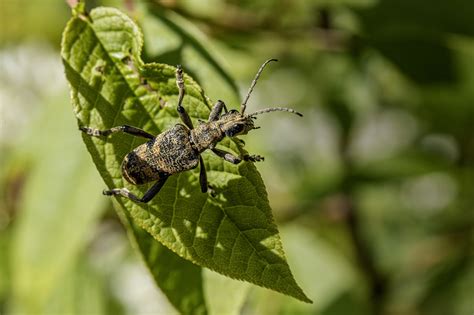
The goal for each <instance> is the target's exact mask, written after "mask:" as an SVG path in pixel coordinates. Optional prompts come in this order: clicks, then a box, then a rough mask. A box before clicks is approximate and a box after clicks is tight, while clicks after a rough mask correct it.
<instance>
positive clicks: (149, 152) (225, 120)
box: [79, 59, 303, 202]
mask: <svg viewBox="0 0 474 315" xmlns="http://www.w3.org/2000/svg"><path fill="white" fill-rule="evenodd" d="M271 61H277V60H276V59H269V60H267V61H265V62H264V63H263V64H262V66H261V67H260V69H259V70H258V72H257V74H256V76H255V79H254V80H253V81H252V84H251V86H250V88H249V91H248V93H247V96H246V97H245V99H244V101H243V103H242V105H241V106H240V112H238V111H237V110H234V109H232V110H230V111H227V108H226V106H225V104H224V102H222V101H220V100H219V101H217V103H216V104H215V105H214V106H213V107H212V110H211V113H210V114H209V119H208V121H207V122H201V123H200V124H199V125H198V126H197V127H196V128H194V126H193V123H192V121H191V118H190V117H189V115H188V113H187V112H186V110H185V109H184V107H183V106H182V102H183V98H184V93H185V86H184V79H183V70H182V68H181V67H180V66H178V67H177V69H176V84H177V86H178V89H179V95H178V106H177V110H178V113H179V116H180V118H181V120H182V122H183V123H184V125H183V124H176V125H175V126H174V127H173V128H171V129H169V130H167V131H165V132H163V133H160V134H159V135H158V136H156V137H155V136H154V135H151V134H149V133H148V132H146V131H144V130H142V129H139V128H137V127H132V126H128V125H123V126H117V127H113V128H111V129H107V130H98V129H94V128H90V127H80V128H79V129H80V130H82V131H83V132H84V133H86V134H88V135H90V136H94V137H100V136H108V135H110V134H112V133H115V132H125V133H128V134H131V135H134V136H138V137H143V138H147V139H149V141H148V142H146V143H144V144H142V145H140V146H138V147H136V148H135V149H134V150H133V151H132V152H130V153H128V154H127V155H126V156H125V158H124V159H123V162H122V174H123V177H124V178H125V179H126V180H127V181H128V182H130V183H131V184H133V185H141V184H145V183H148V182H152V181H156V183H155V184H154V185H153V186H152V187H151V188H150V189H149V190H148V191H147V192H146V193H145V195H144V196H143V197H141V198H139V197H137V196H136V195H134V194H133V193H131V192H130V191H129V190H128V189H127V188H114V189H110V190H104V191H103V194H104V195H108V196H113V195H121V196H123V197H127V198H129V199H131V200H133V201H136V202H148V201H150V200H151V199H153V197H154V196H156V194H158V192H159V191H160V189H161V188H162V187H163V185H164V184H165V182H166V180H167V179H168V177H169V176H171V175H173V174H177V173H180V172H184V171H187V170H191V169H193V168H195V167H197V166H198V164H199V165H200V171H199V175H200V176H199V183H200V186H201V191H202V192H203V193H205V192H207V191H208V189H209V190H210V191H211V193H212V188H211V186H209V185H208V183H207V175H206V169H205V167H204V162H203V160H202V157H201V153H202V152H203V151H205V150H207V149H210V150H211V151H212V152H214V153H215V154H216V155H218V156H219V157H221V158H223V159H224V160H226V161H228V162H230V163H233V164H238V163H240V162H241V161H242V160H244V161H250V162H256V161H263V159H264V158H263V157H262V156H259V155H248V154H247V155H243V156H241V157H237V156H234V155H232V154H231V153H229V152H227V151H224V150H220V149H217V148H216V144H217V143H218V142H219V141H221V140H222V139H223V138H224V137H236V136H238V135H244V134H247V133H248V132H249V131H250V130H252V129H257V128H258V127H255V126H254V119H255V118H256V117H255V116H256V115H259V114H263V113H268V112H273V111H286V112H290V113H294V114H296V115H298V116H303V115H301V114H300V113H298V112H296V111H294V110H293V109H290V108H283V107H271V108H266V109H262V110H259V111H256V112H253V113H251V114H245V108H246V104H247V101H248V99H249V97H250V94H251V93H252V91H253V88H254V87H255V84H256V83H257V80H258V78H259V77H260V74H261V73H262V71H263V69H264V68H265V66H266V65H267V64H268V63H269V62H271ZM222 110H224V114H222V115H221V112H222Z"/></svg>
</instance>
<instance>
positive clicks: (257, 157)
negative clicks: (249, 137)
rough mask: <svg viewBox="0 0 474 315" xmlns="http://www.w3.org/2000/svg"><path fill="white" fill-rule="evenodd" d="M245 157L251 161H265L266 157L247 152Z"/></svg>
mask: <svg viewBox="0 0 474 315" xmlns="http://www.w3.org/2000/svg"><path fill="white" fill-rule="evenodd" d="M243 158H244V161H249V162H261V161H265V158H264V157H263V156H261V155H257V154H245V155H244V156H243Z"/></svg>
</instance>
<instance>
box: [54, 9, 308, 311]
mask: <svg viewBox="0 0 474 315" xmlns="http://www.w3.org/2000/svg"><path fill="white" fill-rule="evenodd" d="M142 45H143V40H142V34H141V31H140V30H139V29H138V27H137V26H136V24H135V23H134V22H133V21H132V20H130V19H129V18H128V17H127V16H126V15H124V14H123V13H121V12H120V11H118V10H115V9H111V8H97V9H95V10H93V11H91V12H90V15H88V16H84V15H80V16H75V17H73V18H72V19H71V21H70V22H69V23H68V25H67V27H66V30H65V32H64V37H63V42H62V58H63V63H64V67H65V70H66V76H67V78H68V80H69V82H70V85H71V89H72V94H71V95H72V101H73V105H74V111H75V113H76V117H77V119H78V124H79V125H81V126H82V125H83V126H90V127H93V128H99V129H107V128H111V127H113V126H118V125H123V124H128V125H133V126H137V127H140V128H143V129H145V130H146V131H147V132H149V133H152V134H159V133H160V132H161V131H164V130H166V129H168V128H170V127H171V126H173V125H174V124H176V123H178V122H179V119H178V115H177V112H176V101H177V94H178V89H177V87H176V84H175V68H174V67H172V66H168V65H165V64H158V63H151V64H144V63H143V62H142V60H141V59H140V52H141V48H142ZM185 84H186V96H185V98H184V103H183V105H184V107H185V108H186V109H187V111H188V113H189V114H190V116H191V117H192V118H193V119H194V120H196V119H207V116H208V115H209V108H210V105H211V102H210V101H209V99H208V98H206V96H205V95H204V92H203V91H202V89H201V88H200V86H199V85H197V83H196V82H195V81H194V80H193V79H192V78H191V77H189V76H187V75H186V76H185ZM195 123H196V124H197V122H195ZM83 139H84V142H85V143H86V146H87V148H88V150H89V152H90V153H91V155H92V158H93V160H94V163H95V165H96V167H97V169H98V170H99V172H100V174H101V176H102V178H103V179H104V181H105V183H106V185H107V186H108V187H109V188H116V187H127V188H128V189H130V190H131V191H132V192H133V193H136V194H137V195H140V196H141V195H143V194H144V192H145V191H146V190H147V189H148V188H149V187H150V185H144V186H141V187H137V186H131V185H129V184H128V183H126V182H125V181H124V179H123V178H122V175H121V171H120V169H121V168H120V163H121V161H122V159H123V157H124V156H125V155H126V154H127V153H128V152H130V151H131V150H132V149H133V148H134V147H136V146H137V145H139V144H141V143H143V141H139V139H136V138H133V137H131V136H129V135H123V134H115V135H112V136H110V137H109V138H108V139H99V138H92V137H89V136H86V135H83ZM219 146H223V147H224V148H226V149H227V150H228V151H230V152H232V153H234V154H237V155H238V154H240V153H241V152H242V148H240V147H239V146H238V145H237V144H236V143H235V142H233V141H230V140H226V141H222V143H221V144H220V145H219ZM203 157H204V160H205V164H206V168H207V170H208V179H209V182H210V183H211V184H212V185H213V187H214V188H215V190H216V192H217V196H216V197H215V198H212V197H210V196H209V195H207V194H202V193H201V192H200V188H199V174H198V170H193V171H189V172H184V173H180V174H176V175H174V176H171V177H170V178H169V180H168V181H167V182H166V184H165V185H164V187H163V188H162V190H161V192H160V193H159V194H158V195H157V196H156V197H155V198H154V199H153V200H152V201H151V202H149V203H148V204H138V203H134V202H132V201H130V200H128V199H124V198H120V197H118V198H116V203H115V205H116V207H117V210H118V211H119V213H120V212H122V215H121V216H122V218H123V213H126V214H127V217H128V216H130V217H131V218H132V219H133V223H134V224H136V225H137V226H139V227H140V228H142V229H144V230H146V231H147V232H148V233H150V234H151V235H152V236H153V237H154V238H155V239H156V240H158V241H160V242H161V243H162V244H163V245H165V246H166V247H167V248H169V249H171V250H172V251H173V252H175V253H177V254H178V255H179V256H180V257H182V258H185V259H187V260H189V261H191V262H193V263H195V264H197V265H200V266H203V267H207V268H209V269H212V270H215V271H217V272H219V273H221V274H224V275H227V276H229V277H232V278H235V279H241V280H245V281H248V282H251V283H254V284H257V285H260V286H263V287H267V288H270V289H273V290H275V291H278V292H281V293H284V294H287V295H290V296H293V297H295V298H297V299H300V300H302V301H305V302H311V301H310V300H309V299H308V298H307V297H306V295H305V294H304V293H303V291H302V290H301V288H300V287H299V286H298V285H297V284H296V282H295V280H294V278H293V275H292V274H291V272H290V269H289V266H288V264H287V262H286V259H285V256H284V252H283V248H282V245H281V241H280V237H279V234H278V230H277V227H276V225H275V223H274V221H273V217H272V214H271V209H270V207H269V203H268V198H267V193H266V191H265V187H264V183H263V181H262V179H261V177H260V175H259V173H258V172H257V170H256V168H255V166H254V165H253V164H252V163H241V164H239V165H232V164H230V163H228V162H225V161H223V160H222V159H220V158H218V157H216V156H214V155H211V154H209V153H204V154H203ZM97 193H100V192H97ZM151 267H152V266H151Z"/></svg>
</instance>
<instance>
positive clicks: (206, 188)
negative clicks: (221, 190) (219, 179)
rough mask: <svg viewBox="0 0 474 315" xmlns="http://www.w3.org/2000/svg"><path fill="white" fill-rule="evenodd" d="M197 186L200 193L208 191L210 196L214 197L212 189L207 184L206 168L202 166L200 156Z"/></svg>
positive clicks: (200, 157) (202, 162)
mask: <svg viewBox="0 0 474 315" xmlns="http://www.w3.org/2000/svg"><path fill="white" fill-rule="evenodd" d="M199 184H200V185H201V191H202V192H203V193H205V192H208V191H209V193H210V194H211V196H213V197H215V192H214V189H213V188H212V187H211V185H209V184H208V183H207V173H206V166H204V161H203V159H202V156H199Z"/></svg>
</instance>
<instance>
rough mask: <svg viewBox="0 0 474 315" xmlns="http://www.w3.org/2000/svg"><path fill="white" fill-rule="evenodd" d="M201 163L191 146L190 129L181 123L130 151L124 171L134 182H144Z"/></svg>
mask: <svg viewBox="0 0 474 315" xmlns="http://www.w3.org/2000/svg"><path fill="white" fill-rule="evenodd" d="M198 163H199V154H198V153H196V152H195V151H194V149H193V148H192V146H191V142H190V134H189V129H188V128H186V127H185V126H183V125H181V124H177V125H175V126H174V127H173V128H171V129H169V130H167V131H165V132H163V133H161V134H159V135H158V136H157V137H156V138H155V139H153V140H150V141H148V142H146V143H144V144H142V145H140V146H138V147H137V148H135V149H134V150H133V151H132V152H130V153H129V154H127V155H126V156H125V158H124V160H123V162H122V173H123V176H124V178H125V179H126V180H127V181H129V182H130V183H132V184H135V185H141V184H145V183H147V182H151V181H156V180H158V179H160V177H163V176H164V175H166V176H168V175H172V174H176V173H179V172H183V171H186V170H190V169H193V168H195V167H196V166H197V165H198Z"/></svg>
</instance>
